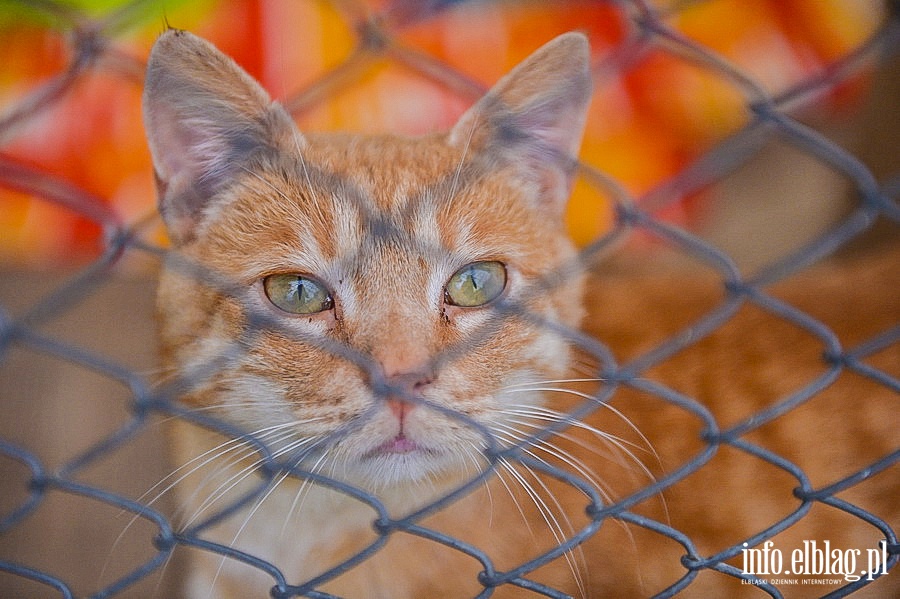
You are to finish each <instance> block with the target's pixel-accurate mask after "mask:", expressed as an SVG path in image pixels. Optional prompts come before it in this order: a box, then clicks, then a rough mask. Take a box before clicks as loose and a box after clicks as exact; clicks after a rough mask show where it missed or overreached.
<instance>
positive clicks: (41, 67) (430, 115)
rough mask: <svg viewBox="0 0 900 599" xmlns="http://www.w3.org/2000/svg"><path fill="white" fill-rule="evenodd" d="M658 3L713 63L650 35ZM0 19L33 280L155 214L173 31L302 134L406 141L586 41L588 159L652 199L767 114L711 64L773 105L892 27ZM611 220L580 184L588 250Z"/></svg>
mask: <svg viewBox="0 0 900 599" xmlns="http://www.w3.org/2000/svg"><path fill="white" fill-rule="evenodd" d="M642 7H643V8H644V9H646V10H650V9H651V8H652V9H653V10H654V11H656V12H655V14H656V16H657V17H658V19H659V22H660V23H662V24H664V25H665V26H666V28H667V30H666V31H670V32H672V33H674V34H675V35H679V36H682V37H683V38H685V39H687V40H690V41H691V42H693V43H695V44H699V45H701V46H702V48H703V49H704V50H703V52H706V53H709V54H699V55H698V54H696V53H694V54H693V55H692V50H691V48H692V46H684V45H681V46H679V42H678V40H677V39H676V41H675V42H668V43H667V42H665V41H664V39H663V36H659V35H657V36H654V37H650V38H648V37H645V36H642V34H643V33H644V32H645V30H644V29H641V28H640V27H637V26H636V25H635V23H636V22H640V21H641V19H642V16H641V10H642ZM0 11H2V12H0V53H2V56H3V59H2V62H0V265H4V264H5V265H28V266H60V265H77V264H79V263H83V262H85V261H87V260H90V259H91V258H93V257H96V256H97V255H99V254H100V253H101V251H102V247H103V244H102V241H103V226H102V223H103V222H106V223H108V224H114V223H125V224H128V223H132V222H135V221H138V220H140V219H142V218H145V217H146V216H147V215H148V214H152V213H153V210H154V203H155V197H154V189H153V177H152V167H151V165H150V157H149V153H148V151H147V149H146V147H145V143H144V133H143V126H142V122H141V109H140V94H141V81H142V69H143V64H144V61H145V59H146V56H147V53H148V51H149V48H150V46H151V44H152V43H153V40H154V39H155V37H156V36H157V35H158V34H159V33H160V32H161V31H162V30H163V29H164V28H165V27H166V26H172V27H177V28H182V29H188V30H191V31H193V32H195V33H197V34H199V35H201V36H203V37H206V38H207V39H209V40H211V41H212V42H213V43H215V44H216V45H217V46H219V47H220V48H221V49H222V50H223V51H224V52H226V53H227V54H230V55H231V56H233V57H234V58H235V59H236V60H237V61H238V62H239V63H240V64H241V65H242V66H243V67H244V68H245V69H247V70H248V71H249V72H250V73H251V74H252V75H253V76H255V77H257V78H258V79H259V80H260V81H261V82H262V83H263V85H264V86H265V87H266V88H267V89H268V90H269V91H270V92H271V93H272V95H273V97H275V98H276V99H279V100H280V101H282V102H283V103H285V105H286V106H287V107H288V108H289V109H290V110H291V112H292V114H294V116H295V117H296V120H297V122H298V123H299V125H300V127H301V129H304V130H316V131H327V130H349V131H359V132H393V133H399V134H418V133H424V132H429V131H435V130H441V129H445V128H447V127H449V126H450V125H451V124H452V123H453V122H454V120H455V119H456V118H457V117H458V116H459V115H460V114H461V113H462V112H463V111H464V110H465V109H466V107H467V106H469V105H470V104H471V103H472V102H473V101H474V100H475V99H476V98H477V97H478V95H479V94H480V93H482V92H483V91H484V90H485V89H487V88H488V87H489V86H490V85H491V83H493V82H494V81H496V80H497V79H498V78H499V77H500V76H501V75H502V74H503V73H505V72H506V71H507V70H509V69H510V68H511V67H512V66H513V65H515V64H516V63H517V62H519V61H520V60H522V59H523V58H524V57H525V56H527V55H528V54H529V53H530V52H532V51H533V50H534V49H536V48H537V47H538V46H540V45H542V44H543V43H545V42H547V41H548V40H550V39H551V38H552V37H554V36H555V35H557V34H559V33H562V32H564V31H569V30H581V31H583V32H585V33H586V34H587V35H588V36H589V37H590V40H591V44H592V54H593V61H594V65H595V73H596V77H595V79H596V81H595V86H596V91H595V99H594V101H593V104H592V108H591V114H590V118H589V122H588V128H587V132H586V136H585V141H584V144H583V147H582V152H581V159H582V161H583V162H584V163H585V164H586V165H589V166H590V167H593V168H596V169H598V170H599V171H601V172H604V173H606V174H608V175H610V176H611V177H613V178H614V179H615V180H616V181H617V182H618V183H619V184H621V185H622V186H623V188H624V189H625V190H627V191H628V192H629V193H630V194H631V195H634V196H640V194H642V193H644V192H646V191H648V190H650V189H652V188H653V187H654V186H655V185H658V184H660V183H661V182H663V181H665V180H666V179H667V178H669V177H671V176H673V175H674V174H675V173H677V172H679V170H681V169H682V168H683V167H684V166H685V165H686V164H688V163H690V162H691V161H692V160H694V159H695V158H696V157H698V156H699V155H700V154H701V153H702V152H703V151H704V150H705V149H708V148H709V147H711V146H712V145H714V144H715V143H716V142H718V141H720V140H722V139H723V138H725V137H726V136H728V135H729V134H732V133H734V132H735V131H737V130H738V129H739V128H740V127H742V126H743V125H745V124H746V123H747V122H748V121H749V119H751V118H752V115H751V114H750V112H749V110H748V97H747V96H746V90H744V89H742V88H741V87H740V86H739V84H738V83H737V82H736V81H735V80H734V79H732V78H729V77H727V76H723V74H722V72H721V71H719V70H717V69H711V68H709V67H708V66H704V65H703V61H704V60H707V59H708V58H709V57H711V56H712V57H716V58H721V59H724V60H725V61H727V62H728V63H729V64H731V65H733V66H734V67H735V68H736V69H738V71H739V72H740V73H742V74H743V75H745V76H747V77H750V78H751V79H752V80H753V81H755V83H756V84H757V85H758V86H760V87H761V89H763V90H765V92H767V93H768V94H772V95H777V94H779V93H782V92H784V91H786V90H788V89H790V88H791V87H792V86H794V85H797V84H798V83H799V82H801V81H803V80H805V79H807V78H810V77H814V76H816V75H817V74H820V73H823V72H825V71H827V70H828V69H829V68H830V66H831V65H833V64H834V63H835V62H836V61H839V60H841V59H842V57H845V56H846V55H848V54H849V53H851V52H852V51H853V50H854V49H856V48H858V47H859V46H860V45H861V44H863V43H864V42H865V40H866V39H867V38H868V37H869V36H871V35H873V32H874V31H875V30H877V28H878V27H879V25H880V24H881V23H882V22H883V20H884V19H885V18H886V15H885V11H884V8H883V4H882V3H881V2H878V1H874V0H873V1H868V0H707V1H700V2H676V1H675V0H669V1H664V0H656V1H655V2H648V3H646V4H645V3H644V2H639V1H634V2H626V1H624V0H623V1H619V2H612V1H610V2H598V1H588V0H584V1H565V2H564V1H548V2H537V1H518V2H514V1H502V2H485V1H479V2H465V1H458V0H457V1H450V0H444V1H441V0H429V1H417V0H333V1H330V2H328V1H324V0H322V1H318V0H305V1H304V0H203V1H200V2H187V1H185V0H168V1H166V2H148V1H143V2H130V3H129V2H121V1H116V0H77V1H74V2H68V3H66V4H65V5H56V4H53V3H39V4H32V3H29V2H15V1H9V0H7V1H6V2H5V3H4V4H2V5H0ZM673 48H674V49H675V51H674V52H673V51H672V50H673ZM684 48H687V51H685V50H684ZM865 85H866V81H865V75H864V74H863V76H861V77H856V78H854V79H852V80H851V81H850V82H845V83H843V84H842V85H841V86H839V87H837V88H834V89H831V90H830V91H829V93H828V94H827V97H825V98H824V99H823V100H822V101H821V103H820V104H819V106H820V107H821V108H822V109H824V110H829V111H839V112H846V111H853V110H854V109H855V108H856V106H857V105H858V104H859V98H860V97H861V92H862V91H863V90H864V89H865ZM698 203H699V201H698V200H697V198H682V199H681V200H680V201H678V202H677V203H675V204H674V205H673V206H671V207H669V208H668V209H667V210H666V212H665V214H664V216H666V218H669V219H671V220H674V221H675V222H686V221H690V220H691V219H692V218H694V214H695V211H696V210H698V208H697V205H698ZM610 219H611V212H610V206H609V200H608V198H605V197H603V196H602V194H600V193H599V192H598V191H597V190H596V189H593V188H591V187H590V186H587V185H579V186H577V187H576V193H575V196H574V198H573V201H572V203H571V207H570V213H569V223H570V228H571V231H572V234H573V236H574V237H575V239H576V240H577V241H578V242H579V243H582V244H583V243H587V242H589V241H590V240H591V239H593V238H595V237H597V235H599V234H600V233H601V232H603V231H604V230H606V229H607V228H608V226H609V224H610Z"/></svg>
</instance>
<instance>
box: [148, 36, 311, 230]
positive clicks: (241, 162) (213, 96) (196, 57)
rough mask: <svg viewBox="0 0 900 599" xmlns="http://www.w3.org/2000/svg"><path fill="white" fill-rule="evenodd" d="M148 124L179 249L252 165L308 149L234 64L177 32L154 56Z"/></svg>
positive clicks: (163, 39) (164, 208) (162, 199)
mask: <svg viewBox="0 0 900 599" xmlns="http://www.w3.org/2000/svg"><path fill="white" fill-rule="evenodd" d="M144 125H145V128H146V132H147V142H148V144H149V146H150V153H151V154H152V156H153V166H154V170H155V172H156V178H157V183H158V194H159V209H160V212H161V214H162V216H163V219H164V220H165V222H166V227H167V228H168V230H169V234H170V236H171V237H172V240H173V241H174V242H175V243H176V244H180V243H184V242H186V241H188V240H190V239H191V238H193V237H194V236H195V234H196V232H197V230H198V229H199V227H200V226H201V225H202V224H203V222H204V221H205V220H206V219H208V218H210V217H211V215H212V214H213V213H214V212H215V204H216V200H217V199H218V197H219V195H220V194H221V193H222V192H223V191H225V190H226V189H227V188H228V187H229V186H230V185H232V184H234V183H235V182H236V181H237V180H238V179H239V178H240V177H241V176H243V173H244V170H245V169H246V167H247V162H248V160H250V159H251V158H252V157H254V156H260V155H263V154H265V153H271V152H273V151H274V152H279V151H282V152H292V151H293V152H296V151H297V150H299V149H300V148H301V147H302V146H303V145H305V142H304V140H303V138H302V136H301V135H300V132H299V131H298V130H297V127H296V125H294V122H293V121H292V120H291V117H290V116H289V115H288V113H287V112H286V111H285V110H284V108H283V107H282V106H281V105H279V104H278V103H277V102H273V101H272V100H271V99H270V97H269V95H268V94H267V93H266V92H265V91H264V90H263V88H262V87H261V86H260V85H259V84H258V83H257V82H256V81H254V80H253V78H252V77H251V76H250V75H248V74H247V73H246V72H245V71H244V70H243V69H241V68H240V67H239V66H238V65H237V63H235V62H234V61H233V60H232V59H230V58H228V57H227V56H225V55H224V54H222V53H221V52H220V51H219V50H217V49H216V48H215V47H214V46H213V45H212V44H210V43H209V42H207V41H205V40H203V39H201V38H199V37H197V36H194V35H192V34H190V33H188V32H186V31H178V30H175V29H170V30H169V31H166V32H165V33H163V34H162V35H161V36H160V37H159V39H158V40H157V41H156V44H155V45H154V46H153V50H152V51H151V52H150V58H149V60H148V62H147V77H146V85H145V87H144Z"/></svg>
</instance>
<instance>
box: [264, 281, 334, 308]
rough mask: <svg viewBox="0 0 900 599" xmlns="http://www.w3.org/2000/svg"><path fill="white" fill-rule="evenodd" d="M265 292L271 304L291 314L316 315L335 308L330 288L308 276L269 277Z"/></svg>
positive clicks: (265, 283) (265, 284)
mask: <svg viewBox="0 0 900 599" xmlns="http://www.w3.org/2000/svg"><path fill="white" fill-rule="evenodd" d="M263 290H264V291H265V292H266V297H267V298H269V301H270V302H272V303H273V304H274V305H275V306H276V307H277V308H280V309H281V310H284V311H285V312H290V313H291V314H316V313H318V312H324V311H325V310H330V309H331V308H333V307H334V300H333V299H332V297H331V294H330V293H329V292H328V288H326V287H325V285H324V284H323V283H322V282H321V281H317V280H316V279H314V278H312V277H310V276H307V275H296V274H278V275H269V276H268V277H266V278H265V279H263Z"/></svg>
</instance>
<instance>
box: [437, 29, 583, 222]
mask: <svg viewBox="0 0 900 599" xmlns="http://www.w3.org/2000/svg"><path fill="white" fill-rule="evenodd" d="M591 90H592V80H591V74H590V50H589V46H588V41H587V38H586V37H585V36H584V35H582V34H580V33H574V32H573V33H566V34H563V35H561V36H559V37H557V38H555V39H554V40H552V41H550V42H549V43H548V44H546V45H544V46H543V47H541V48H539V49H538V50H537V51H535V52H534V53H533V54H532V55H531V56H529V57H528V58H527V59H526V60H525V61H524V62H522V63H521V64H519V65H518V66H517V67H515V68H514V69H513V70H512V71H510V72H509V73H508V74H507V75H506V76H505V77H503V78H502V79H501V80H500V81H499V82H498V83H497V84H496V85H495V86H494V87H493V88H492V89H491V90H490V91H489V92H488V93H487V95H485V96H484V97H483V98H481V100H479V101H478V102H477V103H476V104H475V105H474V106H473V107H472V108H470V109H469V110H468V111H467V112H466V113H465V114H463V116H462V117H461V118H460V120H459V122H457V124H456V125H455V126H454V127H453V129H452V130H451V132H450V136H449V138H448V139H449V142H450V143H451V144H453V145H456V146H458V147H461V148H462V147H466V148H467V150H468V151H469V152H473V151H474V152H477V153H478V155H479V157H480V158H481V159H486V160H488V161H490V162H489V164H492V165H495V166H513V167H514V168H516V169H518V170H519V174H520V175H521V176H522V177H524V178H525V180H529V181H530V182H532V183H533V184H535V185H537V186H538V193H539V194H540V202H541V204H542V206H543V207H544V208H549V209H550V210H551V211H552V212H553V213H554V214H562V212H563V210H564V208H565V204H566V202H567V201H568V199H569V195H570V193H571V190H572V180H573V177H574V174H575V170H576V168H577V166H578V163H577V155H578V149H579V147H580V146H581V137H582V134H583V132H584V125H585V121H586V120H587V109H588V104H589V103H590V98H591ZM498 163H499V164H498Z"/></svg>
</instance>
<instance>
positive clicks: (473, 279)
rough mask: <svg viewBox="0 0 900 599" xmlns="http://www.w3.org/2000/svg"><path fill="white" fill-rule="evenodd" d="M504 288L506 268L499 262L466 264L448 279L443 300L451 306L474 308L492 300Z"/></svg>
mask: <svg viewBox="0 0 900 599" xmlns="http://www.w3.org/2000/svg"><path fill="white" fill-rule="evenodd" d="M505 288H506V267H505V266H503V264H502V263H501V262H494V261H485V262H473V263H471V264H466V265H465V266H463V267H462V268H460V269H459V270H457V271H456V272H455V273H453V276H452V277H450V280H449V281H447V286H446V287H445V288H444V300H445V301H446V302H447V303H448V304H451V305H453V306H460V307H462V308H476V307H478V306H483V305H485V304H487V303H488V302H490V301H491V300H494V299H496V298H498V297H499V296H500V294H501V293H503V290H504V289H505Z"/></svg>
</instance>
